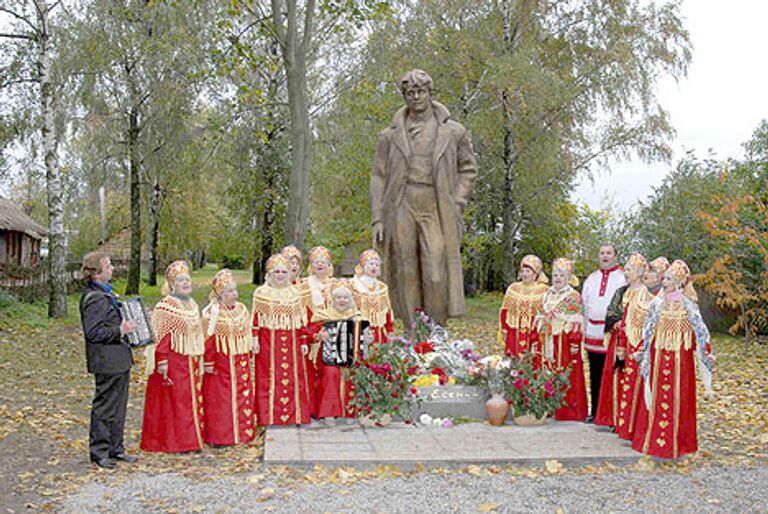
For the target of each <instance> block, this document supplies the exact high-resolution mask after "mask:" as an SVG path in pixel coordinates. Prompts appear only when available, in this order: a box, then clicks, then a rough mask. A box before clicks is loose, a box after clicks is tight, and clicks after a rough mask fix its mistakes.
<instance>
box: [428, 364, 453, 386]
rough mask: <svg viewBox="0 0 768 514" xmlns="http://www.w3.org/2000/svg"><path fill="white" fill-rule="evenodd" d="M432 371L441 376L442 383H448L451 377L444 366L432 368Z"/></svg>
mask: <svg viewBox="0 0 768 514" xmlns="http://www.w3.org/2000/svg"><path fill="white" fill-rule="evenodd" d="M431 373H432V374H433V375H437V376H439V377H440V385H445V384H447V383H448V382H449V381H450V379H451V377H449V376H448V374H447V373H446V372H445V370H443V368H432V371H431Z"/></svg>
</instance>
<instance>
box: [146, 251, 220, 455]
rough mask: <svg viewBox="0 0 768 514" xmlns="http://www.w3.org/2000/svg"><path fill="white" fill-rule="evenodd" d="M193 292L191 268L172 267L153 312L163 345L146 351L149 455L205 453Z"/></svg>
mask: <svg viewBox="0 0 768 514" xmlns="http://www.w3.org/2000/svg"><path fill="white" fill-rule="evenodd" d="M191 292H192V279H191V278H190V276H189V266H188V265H187V263H186V262H184V261H175V262H173V263H171V264H170V265H169V266H168V268H166V270H165V284H163V294H165V295H166V296H165V297H164V298H163V299H162V300H160V302H158V304H157V305H156V306H155V309H154V311H153V312H152V328H153V330H154V332H155V337H156V339H157V341H158V342H157V344H156V345H152V346H149V347H147V349H146V350H145V355H146V356H147V372H148V373H149V379H148V380H147V391H146V397H145V401H144V422H143V424H142V429H141V445H140V446H141V449H142V450H144V451H148V452H190V451H197V450H200V449H202V447H203V439H202V432H203V426H204V424H203V396H202V387H203V384H202V374H201V369H200V362H201V358H202V356H203V351H204V348H205V347H204V339H203V331H202V328H201V323H200V313H199V311H198V307H197V304H196V303H195V301H194V300H193V299H192V298H191V297H190V296H189V295H190V293H191Z"/></svg>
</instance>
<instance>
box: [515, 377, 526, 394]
mask: <svg viewBox="0 0 768 514" xmlns="http://www.w3.org/2000/svg"><path fill="white" fill-rule="evenodd" d="M512 385H513V386H514V388H515V389H517V390H518V391H519V390H520V389H522V388H523V386H524V385H525V382H523V380H521V379H519V378H518V379H517V380H515V381H514V382H513V383H512Z"/></svg>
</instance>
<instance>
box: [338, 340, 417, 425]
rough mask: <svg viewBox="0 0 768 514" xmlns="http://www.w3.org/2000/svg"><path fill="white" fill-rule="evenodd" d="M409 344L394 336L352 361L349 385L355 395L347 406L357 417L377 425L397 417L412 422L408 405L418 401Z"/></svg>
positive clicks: (414, 367) (415, 367) (414, 368)
mask: <svg viewBox="0 0 768 514" xmlns="http://www.w3.org/2000/svg"><path fill="white" fill-rule="evenodd" d="M409 351H410V350H409V346H408V345H407V344H406V343H404V342H402V341H399V340H397V339H393V340H391V341H390V342H388V343H387V344H378V345H375V346H373V347H372V348H371V349H370V351H369V354H368V355H367V356H366V358H365V359H364V360H362V361H359V362H357V363H356V364H355V367H354V369H353V373H352V384H353V386H354V391H355V394H354V396H353V398H352V399H351V400H350V405H351V406H352V407H353V408H354V409H355V410H356V412H357V413H358V417H360V418H369V419H372V420H374V421H375V422H376V423H377V424H380V423H381V422H382V420H384V419H386V418H391V417H392V416H395V415H397V416H399V417H400V418H401V419H403V420H404V421H405V422H406V423H412V422H413V419H412V413H411V405H413V404H414V403H418V401H419V399H418V395H417V390H416V388H415V387H412V386H411V378H412V374H413V373H415V371H416V369H417V366H412V365H411V361H410V358H409Z"/></svg>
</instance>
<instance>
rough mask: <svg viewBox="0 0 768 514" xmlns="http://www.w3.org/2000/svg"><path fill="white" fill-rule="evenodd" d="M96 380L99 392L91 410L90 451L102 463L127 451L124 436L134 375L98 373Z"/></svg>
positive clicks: (128, 373) (127, 372)
mask: <svg viewBox="0 0 768 514" xmlns="http://www.w3.org/2000/svg"><path fill="white" fill-rule="evenodd" d="M94 378H95V380H96V391H95V393H94V395H93V406H92V408H91V430H90V434H89V448H90V452H91V460H98V459H104V458H107V457H114V456H115V455H117V454H120V453H123V452H125V447H124V446H123V433H124V428H125V413H126V410H127V407H128V384H129V383H130V379H131V372H130V371H126V372H125V373H117V374H114V375H112V374H110V375H102V374H99V373H96V374H95V375H94Z"/></svg>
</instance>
